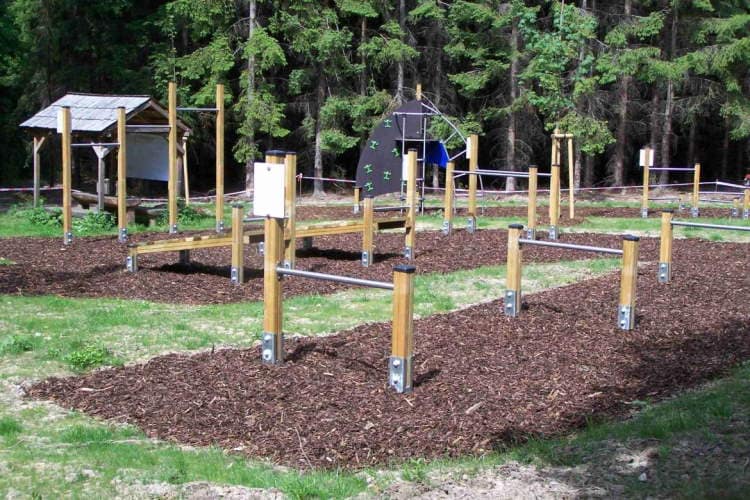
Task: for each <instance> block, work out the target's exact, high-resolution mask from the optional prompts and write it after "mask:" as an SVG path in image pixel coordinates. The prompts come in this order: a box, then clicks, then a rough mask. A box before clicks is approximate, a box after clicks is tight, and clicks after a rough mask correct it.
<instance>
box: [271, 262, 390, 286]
mask: <svg viewBox="0 0 750 500" xmlns="http://www.w3.org/2000/svg"><path fill="white" fill-rule="evenodd" d="M276 272H277V273H279V274H281V275H287V276H297V277H300V278H309V279H313V280H321V281H333V282H334V283H344V284H346V285H357V286H364V287H368V288H380V289H383V290H393V283H388V282H385V281H372V280H363V279H360V278H351V277H349V276H337V275H335V274H325V273H316V272H313V271H301V270H299V269H287V268H284V267H277V268H276Z"/></svg>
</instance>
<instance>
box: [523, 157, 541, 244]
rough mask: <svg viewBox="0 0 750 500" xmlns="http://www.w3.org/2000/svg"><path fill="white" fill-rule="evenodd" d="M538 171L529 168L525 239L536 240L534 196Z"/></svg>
mask: <svg viewBox="0 0 750 500" xmlns="http://www.w3.org/2000/svg"><path fill="white" fill-rule="evenodd" d="M538 175H539V169H538V168H537V166H536V165H530V166H529V201H528V203H529V206H528V220H527V227H526V238H528V239H530V240H535V239H536V195H537V183H538Z"/></svg>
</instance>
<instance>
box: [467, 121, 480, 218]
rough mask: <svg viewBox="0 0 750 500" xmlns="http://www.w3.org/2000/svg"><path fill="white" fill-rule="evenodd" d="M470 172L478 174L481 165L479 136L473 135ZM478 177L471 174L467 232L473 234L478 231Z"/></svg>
mask: <svg viewBox="0 0 750 500" xmlns="http://www.w3.org/2000/svg"><path fill="white" fill-rule="evenodd" d="M467 152H468V153H469V154H468V156H469V171H470V172H476V171H477V168H478V165H479V136H478V135H476V134H472V135H471V136H470V137H469V148H468V150H467ZM477 181H478V179H477V176H476V175H474V174H469V217H468V220H467V221H466V230H467V231H468V232H470V233H473V232H474V231H476V230H477Z"/></svg>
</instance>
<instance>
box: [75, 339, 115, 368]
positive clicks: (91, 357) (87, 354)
mask: <svg viewBox="0 0 750 500" xmlns="http://www.w3.org/2000/svg"><path fill="white" fill-rule="evenodd" d="M65 360H66V361H67V363H68V364H69V365H70V366H71V368H73V369H74V370H78V371H84V370H89V369H91V368H95V367H97V366H101V365H104V364H106V363H109V362H112V361H113V356H112V352H111V351H110V350H109V349H107V348H106V347H102V346H95V345H87V346H84V347H82V348H80V349H78V350H76V351H73V352H71V353H70V354H68V355H67V356H66V358H65Z"/></svg>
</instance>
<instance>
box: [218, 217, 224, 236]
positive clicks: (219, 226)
mask: <svg viewBox="0 0 750 500" xmlns="http://www.w3.org/2000/svg"><path fill="white" fill-rule="evenodd" d="M216 232H217V233H223V232H224V221H223V220H220V221H218V222H217V223H216Z"/></svg>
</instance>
